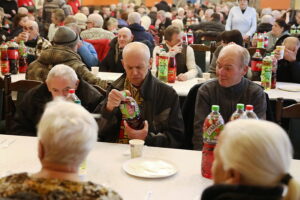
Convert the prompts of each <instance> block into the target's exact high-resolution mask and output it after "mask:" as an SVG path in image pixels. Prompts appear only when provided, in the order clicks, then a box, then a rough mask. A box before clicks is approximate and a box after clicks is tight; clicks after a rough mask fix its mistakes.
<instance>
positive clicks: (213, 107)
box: [211, 105, 220, 112]
mask: <svg viewBox="0 0 300 200" xmlns="http://www.w3.org/2000/svg"><path fill="white" fill-rule="evenodd" d="M211 111H215V112H219V111H220V106H218V105H212V106H211Z"/></svg>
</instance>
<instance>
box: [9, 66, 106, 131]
mask: <svg viewBox="0 0 300 200" xmlns="http://www.w3.org/2000/svg"><path fill="white" fill-rule="evenodd" d="M69 89H76V95H77V96H78V98H79V99H80V100H81V105H82V106H83V107H84V108H85V109H87V110H88V111H89V112H91V113H92V112H94V110H95V108H96V106H97V105H98V104H99V102H101V101H102V100H103V98H104V97H103V96H102V95H101V94H100V93H99V92H98V91H97V90H96V89H95V88H94V87H93V86H91V85H90V84H88V83H87V82H85V81H84V80H79V79H78V78H77V75H76V73H75V71H74V70H73V69H72V68H71V67H68V66H66V65H62V64H61V65H56V66H54V67H53V68H52V69H51V70H50V71H49V73H48V76H47V79H46V82H45V83H43V84H41V85H40V86H38V87H35V88H32V89H31V90H29V91H28V92H27V93H26V94H25V95H24V97H23V99H22V101H21V103H20V105H19V106H18V108H17V112H16V114H15V120H14V124H13V128H12V131H11V132H12V133H14V134H21V135H27V136H36V126H37V124H38V122H39V120H40V118H41V115H42V113H43V111H44V107H45V104H46V103H48V102H49V101H51V100H52V99H54V98H55V97H57V96H61V97H67V95H68V91H69Z"/></svg>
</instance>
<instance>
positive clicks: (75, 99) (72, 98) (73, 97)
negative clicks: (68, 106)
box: [67, 89, 81, 104]
mask: <svg viewBox="0 0 300 200" xmlns="http://www.w3.org/2000/svg"><path fill="white" fill-rule="evenodd" d="M67 100H69V101H72V102H74V103H77V104H81V101H80V99H79V98H78V97H77V96H76V94H75V89H69V94H68V96H67Z"/></svg>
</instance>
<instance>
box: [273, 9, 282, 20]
mask: <svg viewBox="0 0 300 200" xmlns="http://www.w3.org/2000/svg"><path fill="white" fill-rule="evenodd" d="M272 16H273V18H274V19H275V20H276V19H279V18H281V12H280V11H279V10H273V11H272Z"/></svg>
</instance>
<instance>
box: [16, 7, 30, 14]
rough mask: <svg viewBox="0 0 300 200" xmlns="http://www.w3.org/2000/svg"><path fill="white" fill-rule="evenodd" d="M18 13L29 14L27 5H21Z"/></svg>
mask: <svg viewBox="0 0 300 200" xmlns="http://www.w3.org/2000/svg"><path fill="white" fill-rule="evenodd" d="M18 14H24V15H27V14H28V9H27V8H25V7H19V8H18Z"/></svg>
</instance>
